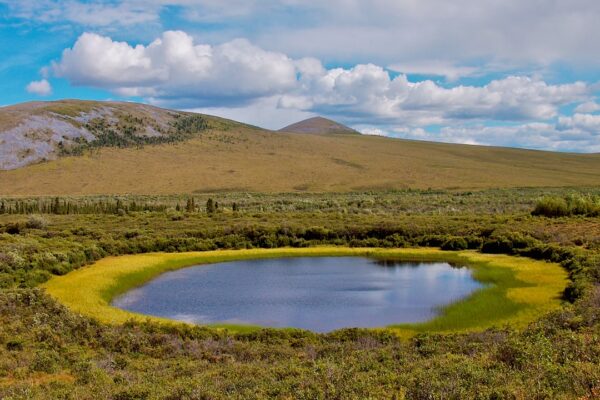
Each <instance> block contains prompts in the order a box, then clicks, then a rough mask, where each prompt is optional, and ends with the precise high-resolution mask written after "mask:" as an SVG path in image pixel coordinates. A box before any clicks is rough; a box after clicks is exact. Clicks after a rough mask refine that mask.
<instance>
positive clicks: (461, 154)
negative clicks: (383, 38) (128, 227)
mask: <svg viewBox="0 0 600 400" xmlns="http://www.w3.org/2000/svg"><path fill="white" fill-rule="evenodd" d="M598 182H600V155H598V154H592V155H582V154H566V153H550V152H540V151H530V150H517V149H508V148H496V147H480V146H468V145H456V144H441V143H429V142H419V141H408V140H400V139H390V138H383V137H370V136H362V135H329V136H328V135H310V134H286V133H278V132H269V131H264V130H258V129H251V128H244V127H232V128H231V129H228V130H217V129H213V130H211V131H210V132H205V133H203V134H202V135H200V136H199V137H196V138H194V139H191V140H188V141H186V142H183V143H174V144H165V145H155V146H145V147H143V148H140V149H138V148H124V149H118V148H104V149H99V150H93V151H92V152H87V153H85V154H84V155H82V156H73V157H64V158H60V159H58V160H55V161H51V162H44V163H40V164H36V165H30V166H27V167H24V168H20V169H17V170H11V171H0V195H3V196H8V195H23V196H26V195H36V196H37V195H61V196H65V195H90V194H127V193H129V194H175V193H205V192H227V191H237V192H242V191H245V192H248V191H250V192H348V191H359V190H389V189H406V188H420V189H427V188H442V189H444V188H445V189H458V188H462V189H482V188H508V187H532V186H535V187H541V186H546V187H549V186H555V187H556V186H570V187H574V186H594V185H597V184H598Z"/></svg>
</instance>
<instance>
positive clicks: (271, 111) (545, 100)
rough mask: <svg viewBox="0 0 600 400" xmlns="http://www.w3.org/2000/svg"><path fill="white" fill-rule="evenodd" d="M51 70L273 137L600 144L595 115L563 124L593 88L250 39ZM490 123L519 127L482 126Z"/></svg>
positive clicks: (71, 52) (70, 58)
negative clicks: (316, 128)
mask: <svg viewBox="0 0 600 400" xmlns="http://www.w3.org/2000/svg"><path fill="white" fill-rule="evenodd" d="M51 71H52V73H53V75H54V76H57V77H62V78H65V79H67V80H68V81H69V82H71V83H72V84H74V85H81V86H91V87H96V88H103V89H107V90H109V91H112V92H113V93H115V94H117V95H120V96H125V97H127V96H140V97H142V98H145V99H146V101H148V102H150V103H153V104H158V105H163V106H169V107H175V108H185V109H196V110H203V111H205V112H210V111H213V112H214V113H215V114H219V115H223V116H226V117H229V118H234V119H241V120H244V121H247V122H251V123H256V124H259V125H262V126H267V127H270V128H277V127H278V126H276V125H277V123H283V122H286V123H287V122H292V121H291V120H292V119H293V118H296V117H301V116H309V115H316V114H323V115H326V116H329V117H333V118H336V119H340V120H341V121H342V122H345V123H347V124H349V125H352V126H356V127H359V128H360V127H363V128H364V129H363V130H364V132H365V133H370V134H381V133H382V132H394V131H395V132H396V134H397V135H400V136H406V137H412V138H421V139H433V140H444V141H457V142H462V143H473V144H475V143H482V144H503V145H504V144H506V145H508V144H513V145H522V146H529V147H535V148H555V146H556V145H561V146H564V148H566V149H583V150H584V151H591V150H590V149H592V148H597V145H596V144H595V143H596V142H597V141H598V134H597V133H598V129H599V128H598V126H597V125H596V122H597V120H596V116H594V115H591V114H583V113H579V112H578V113H576V114H575V115H573V116H571V117H566V116H561V115H559V114H560V113H559V110H560V109H561V107H562V106H565V105H569V104H580V106H579V107H578V108H579V109H587V110H591V109H592V108H593V107H592V106H591V105H590V102H591V98H592V95H593V88H592V87H591V86H590V85H589V84H587V83H584V82H573V83H566V84H550V83H547V82H545V81H544V80H542V79H541V78H539V77H532V76H522V75H515V76H508V77H505V78H501V79H496V80H492V81H490V82H488V83H487V84H483V85H479V86H476V85H454V86H447V85H441V84H439V83H436V82H434V81H432V80H422V81H411V80H409V78H408V76H407V75H405V74H399V75H395V76H394V75H392V74H391V73H390V72H389V71H388V70H387V69H385V68H383V67H381V66H379V65H376V64H357V65H355V66H353V67H348V68H330V69H328V68H326V67H325V66H324V65H323V63H322V62H321V61H320V60H319V59H316V58H301V59H294V58H292V57H290V56H288V55H286V54H284V53H280V52H274V51H269V50H265V49H263V48H261V47H258V46H256V45H254V44H252V43H251V42H250V41H248V40H246V39H235V40H231V41H227V42H224V43H222V44H218V45H211V44H206V43H201V42H198V41H197V40H196V39H194V38H193V37H192V36H191V35H189V34H187V33H185V32H182V31H167V32H164V33H163V34H162V35H161V36H160V37H159V38H157V39H155V40H154V41H152V42H151V43H149V44H147V45H145V44H130V43H127V42H119V41H115V40H113V39H112V38H110V37H108V36H102V35H98V34H94V33H84V34H82V35H81V36H80V37H79V38H78V39H77V41H76V42H75V43H74V45H73V46H72V47H71V48H67V49H65V50H64V51H63V53H62V57H61V58H60V59H59V60H57V61H56V62H54V63H53V64H52V66H51ZM442 72H443V70H440V73H442ZM446 73H447V74H448V73H449V72H448V71H446ZM465 73H467V71H465ZM594 104H595V103H594ZM598 118H600V117H598ZM490 121H500V122H502V123H503V124H506V123H508V124H512V123H515V122H517V123H519V124H520V125H512V126H507V127H489V126H485V125H486V124H488V123H489V122H490ZM551 121H555V122H551ZM467 123H468V126H465V125H466V124H467ZM434 124H436V125H444V126H446V128H443V129H441V130H440V131H439V132H438V133H436V134H435V135H433V136H435V137H433V136H432V134H431V133H430V132H429V131H428V130H427V129H424V128H426V127H427V126H430V125H434ZM478 124H479V125H478ZM515 126H517V127H515ZM492 136H494V138H492ZM496 136H497V137H496Z"/></svg>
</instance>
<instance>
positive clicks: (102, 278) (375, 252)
mask: <svg viewBox="0 0 600 400" xmlns="http://www.w3.org/2000/svg"><path fill="white" fill-rule="evenodd" d="M299 256H303V257H305V256H368V257H373V258H382V259H383V258H385V259H398V260H406V261H442V260H444V261H448V262H453V263H456V264H461V265H468V266H469V267H470V268H472V269H473V270H474V277H475V279H477V280H478V281H480V282H483V283H487V285H486V286H485V287H484V288H483V289H480V290H478V291H476V292H475V293H473V294H472V295H471V296H469V297H468V298H466V299H464V300H462V301H459V302H457V303H454V304H451V305H449V306H447V307H444V308H443V309H441V313H440V315H439V316H438V317H436V318H434V319H433V320H431V321H429V322H425V323H420V324H402V325H395V326H392V327H390V328H393V329H395V330H397V331H398V333H400V334H401V335H403V336H410V335H412V334H414V333H417V332H464V331H472V330H481V329H485V328H490V327H493V326H500V325H504V324H508V325H511V326H514V327H523V326H525V325H526V324H527V323H529V322H531V321H533V320H535V319H536V318H538V317H539V316H540V315H542V314H544V313H547V312H549V311H551V310H553V309H556V308H558V307H559V306H560V299H559V296H560V293H561V292H562V290H564V287H565V286H566V283H567V274H566V272H565V271H564V270H563V269H562V268H561V267H560V266H559V265H558V264H552V263H547V262H543V261H535V260H532V259H527V258H522V257H510V256H504V255H489V254H480V253H476V252H472V251H462V252H444V251H441V250H437V249H423V248H421V249H393V250H389V249H374V248H348V247H315V248H305V249H292V248H283V249H266V250H265V249H261V250H259V249H252V250H220V251H209V252H189V253H150V254H141V255H128V256H120V257H108V258H105V259H102V260H100V261H98V262H96V263H95V264H93V265H91V266H89V267H84V268H81V269H79V270H77V271H74V272H71V273H69V274H67V275H64V276H60V277H55V278H53V279H51V280H50V281H48V282H47V283H45V284H44V285H43V286H44V287H45V288H46V290H47V292H48V293H49V294H50V295H51V296H53V297H55V298H56V299H58V300H59V301H60V302H62V303H63V304H65V305H67V306H68V307H70V308H71V309H73V310H74V311H76V312H79V313H81V314H84V315H87V316H90V317H93V318H96V319H98V320H100V321H102V322H106V323H112V324H115V323H123V322H125V321H127V320H130V319H134V320H148V319H150V320H154V321H160V322H163V323H176V322H173V321H170V320H166V319H162V318H157V317H149V316H145V315H140V314H135V313H131V312H128V311H125V310H122V309H118V308H116V307H112V306H111V305H110V302H111V300H112V299H113V298H114V297H115V296H118V295H120V294H122V293H125V292H126V291H128V290H130V289H132V288H134V287H136V286H139V285H142V284H144V283H145V282H148V281H149V280H151V279H153V278H154V277H156V276H158V275H159V274H161V273H164V272H167V271H172V270H176V269H179V268H183V267H186V266H191V265H196V264H207V263H217V262H223V261H232V260H241V259H251V258H276V257H299ZM214 326H215V327H217V328H227V329H229V330H231V331H235V332H240V331H248V330H253V329H256V328H257V327H253V326H244V325H214Z"/></svg>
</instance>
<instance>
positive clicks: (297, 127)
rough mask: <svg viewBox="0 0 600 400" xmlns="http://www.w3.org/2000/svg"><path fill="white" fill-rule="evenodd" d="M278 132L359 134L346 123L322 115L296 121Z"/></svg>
mask: <svg viewBox="0 0 600 400" xmlns="http://www.w3.org/2000/svg"><path fill="white" fill-rule="evenodd" d="M279 132H290V133H311V134H321V135H326V134H354V135H357V134H359V132H357V131H355V130H354V129H352V128H349V127H347V126H346V125H342V124H340V123H337V122H335V121H332V120H330V119H327V118H323V117H313V118H309V119H305V120H304V121H300V122H296V123H295V124H292V125H288V126H286V127H285V128H282V129H280V130H279Z"/></svg>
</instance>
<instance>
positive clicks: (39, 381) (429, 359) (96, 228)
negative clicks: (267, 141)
mask: <svg viewBox="0 0 600 400" xmlns="http://www.w3.org/2000/svg"><path fill="white" fill-rule="evenodd" d="M548 192H549V194H550V195H553V196H559V197H563V198H565V196H569V195H571V193H563V192H562V191H560V190H559V191H556V190H549V191H548ZM545 194H546V193H544V192H543V191H540V190H538V189H536V190H531V191H530V190H514V191H490V192H473V193H471V192H465V193H451V192H430V191H426V192H403V193H357V194H346V195H281V196H274V195H273V196H269V195H248V194H240V195H236V194H221V195H211V196H210V197H211V199H213V208H212V210H210V212H209V210H207V208H206V205H207V204H208V201H207V200H208V197H209V196H208V195H206V196H195V198H194V202H193V203H192V202H190V201H189V200H190V198H189V197H180V198H177V197H173V198H168V199H157V198H126V197H123V198H119V199H111V198H94V199H91V198H80V199H77V198H71V199H58V200H57V199H47V200H43V199H16V200H15V199H5V201H4V212H1V211H0V287H1V288H2V289H1V290H0V398H3V399H4V398H6V399H36V398H39V399H46V398H51V399H60V398H64V399H70V398H73V399H220V398H223V399H225V398H240V399H242V398H243V399H246V398H310V399H312V398H327V399H329V398H340V399H346V398H347V399H351V398H397V399H402V398H408V399H469V398H497V399H503V398H506V399H529V398H534V399H555V398H558V399H560V398H564V399H571V398H580V399H593V398H597V397H598V396H600V321H599V319H600V289H599V283H600V222H599V220H598V218H597V217H593V216H583V215H581V216H570V215H568V216H563V217H559V218H546V217H544V216H532V215H531V211H532V210H533V209H534V208H535V205H536V201H537V200H538V199H539V198H541V197H543V196H544V195H545ZM592 194H593V193H592ZM581 195H582V196H587V195H589V193H587V192H582V193H581ZM44 201H46V202H44ZM34 204H37V209H36V208H35V207H34ZM134 204H135V205H134ZM234 204H235V210H234V206H233V205H234ZM188 206H189V207H188ZM9 207H10V208H9ZM78 207H79V208H78ZM75 210H77V212H75ZM316 245H347V246H351V247H412V246H430V247H441V248H443V249H446V250H462V249H465V248H467V249H474V250H479V251H482V252H486V253H499V254H511V255H524V256H528V257H532V258H536V259H542V260H548V261H552V262H558V263H561V265H562V266H563V267H564V268H565V269H566V270H567V271H568V273H569V278H570V283H569V285H568V287H567V289H566V290H565V292H564V293H563V300H564V307H563V308H561V310H559V311H557V312H553V313H552V314H550V315H546V316H541V317H540V319H539V320H538V321H536V322H534V323H532V324H531V325H530V326H529V327H528V328H527V329H525V330H519V331H517V330H515V329H513V328H509V327H506V328H502V329H493V330H489V331H485V332H479V333H470V334H461V335H458V334H454V335H431V334H419V335H417V336H415V337H414V338H412V339H410V340H408V341H407V340H402V339H399V338H397V337H396V336H394V335H392V334H390V333H387V332H376V331H367V330H343V331H339V332H334V333H331V334H327V335H316V334H312V333H309V332H299V331H291V332H287V331H276V330H263V331H259V332H255V333H251V334H237V335H233V334H228V333H225V332H221V331H215V330H211V329H207V328H200V327H195V328H191V327H185V326H177V327H165V326H160V325H156V324H153V323H140V322H130V323H127V324H124V325H119V326H107V325H104V324H101V323H99V322H96V321H93V320H91V319H88V318H85V317H82V316H78V315H76V314H74V313H73V312H71V311H69V310H67V309H65V308H64V307H63V306H61V305H59V304H57V303H56V302H55V301H53V300H52V299H50V298H49V297H48V296H47V295H46V294H44V293H43V291H41V290H40V289H37V288H36V286H38V285H39V284H40V283H42V282H45V281H47V280H48V279H49V278H50V277H51V276H53V275H56V274H58V275H62V274H66V273H68V272H69V271H72V270H74V269H77V268H79V267H82V266H84V265H87V264H90V263H91V262H93V261H95V260H98V259H100V258H103V257H105V256H108V255H120V254H135V253H145V252H150V251H166V252H179V251H203V250H214V249H241V248H274V247H282V246H289V247H307V246H316Z"/></svg>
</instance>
